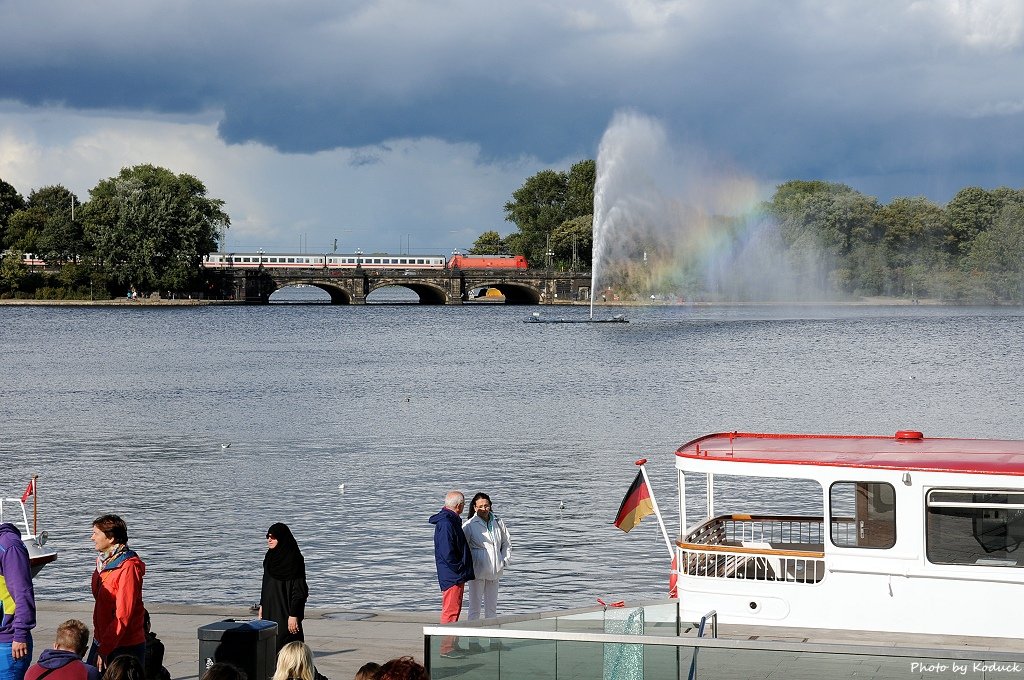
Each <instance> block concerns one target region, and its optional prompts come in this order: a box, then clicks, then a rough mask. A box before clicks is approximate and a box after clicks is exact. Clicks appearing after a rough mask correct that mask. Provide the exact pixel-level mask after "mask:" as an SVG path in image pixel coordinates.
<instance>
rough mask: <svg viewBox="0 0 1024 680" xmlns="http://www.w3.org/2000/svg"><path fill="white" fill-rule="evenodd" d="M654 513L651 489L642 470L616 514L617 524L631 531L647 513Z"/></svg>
mask: <svg viewBox="0 0 1024 680" xmlns="http://www.w3.org/2000/svg"><path fill="white" fill-rule="evenodd" d="M653 513H654V503H653V502H652V501H651V490H650V489H648V488H647V482H646V481H644V475H643V473H642V472H637V473H636V479H634V480H633V483H632V484H631V485H630V486H629V491H627V492H626V497H625V498H623V499H622V505H620V506H619V512H618V514H617V515H615V526H617V527H618V528H620V529H622V530H623V531H629V530H630V529H632V528H633V527H635V526H636V525H637V524H640V520H642V519H643V518H644V517H647V515H650V514H653Z"/></svg>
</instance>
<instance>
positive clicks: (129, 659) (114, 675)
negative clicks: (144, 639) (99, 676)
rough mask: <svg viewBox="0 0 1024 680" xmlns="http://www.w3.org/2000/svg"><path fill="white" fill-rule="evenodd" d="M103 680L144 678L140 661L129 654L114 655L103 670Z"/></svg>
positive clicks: (143, 679) (136, 679)
mask: <svg viewBox="0 0 1024 680" xmlns="http://www.w3.org/2000/svg"><path fill="white" fill-rule="evenodd" d="M103 680H146V671H145V669H144V668H143V667H142V662H141V661H139V660H138V659H137V658H136V657H134V656H132V655H131V654H121V655H120V656H115V657H114V658H112V659H111V660H110V663H108V664H107V667H106V668H105V669H104V670H103Z"/></svg>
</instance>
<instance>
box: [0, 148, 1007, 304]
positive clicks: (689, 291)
mask: <svg viewBox="0 0 1024 680" xmlns="http://www.w3.org/2000/svg"><path fill="white" fill-rule="evenodd" d="M595 182H596V163H595V162H594V161H593V160H583V161H580V162H578V163H575V164H574V165H572V166H571V167H570V168H569V170H568V171H564V172H560V171H555V170H541V171H540V172H538V173H536V174H535V175H533V176H532V177H529V178H527V179H526V181H525V182H524V183H523V185H522V186H521V187H520V188H519V189H517V190H516V191H514V192H513V194H512V198H511V200H510V201H508V202H507V203H506V204H505V206H504V210H505V217H506V219H507V220H508V221H509V222H511V223H512V224H513V225H515V227H516V230H515V231H514V232H512V233H511V234H509V235H507V236H504V237H503V236H501V234H500V233H499V232H498V231H496V230H488V231H485V232H483V233H482V234H481V235H480V236H479V238H477V239H476V241H475V243H474V244H473V247H472V248H471V250H470V252H472V253H476V254H485V253H486V254H491V253H506V254H510V255H525V256H526V258H527V260H528V261H529V262H530V265H531V266H532V267H548V268H554V269H558V270H569V269H574V270H577V271H580V270H588V269H589V268H590V262H591V257H592V255H591V253H592V249H593V214H592V212H593V205H594V187H595ZM711 220H712V222H713V225H712V226H713V228H714V229H716V230H718V232H719V234H720V235H721V236H723V237H724V239H725V240H726V241H729V240H731V241H732V242H733V243H734V245H735V246H736V248H737V250H738V249H739V247H740V245H741V242H742V241H743V240H744V239H745V238H746V237H747V234H746V231H747V229H748V228H749V225H750V223H751V221H761V222H764V223H767V224H769V225H770V226H771V228H772V232H771V235H772V238H773V239H774V241H773V242H774V243H776V244H777V245H778V246H779V248H780V249H781V250H782V252H783V254H784V256H785V257H786V258H788V259H789V260H790V261H791V262H793V263H798V264H796V265H794V266H806V263H807V262H812V261H813V262H814V263H815V264H814V266H815V267H816V268H817V269H818V272H817V274H818V275H820V277H821V278H822V279H824V281H825V282H826V283H827V285H828V286H829V287H830V289H831V290H832V291H834V293H835V294H837V295H845V296H881V295H884V296H894V297H908V298H910V297H913V298H925V297H929V298H936V299H939V300H944V301H948V302H974V303H979V302H981V303H984V302H1013V303H1024V189H1010V188H1007V187H1000V188H997V189H991V190H988V189H983V188H980V187H966V188H964V189H961V190H960V191H959V192H957V194H956V195H955V196H954V197H953V198H952V199H951V200H950V201H949V202H948V203H946V204H945V205H942V204H938V203H934V202H932V201H930V200H928V199H926V198H923V197H897V198H893V199H892V200H891V201H889V202H888V203H884V204H883V203H880V202H879V201H878V200H877V199H876V198H874V197H872V196H868V195H865V194H862V193H860V192H858V191H856V190H854V189H852V188H850V187H849V186H846V185H844V184H839V183H833V182H824V181H816V180H811V181H806V180H792V181H788V182H784V183H783V184H780V185H779V186H778V187H777V188H776V190H775V192H774V194H773V195H772V197H771V198H770V199H769V200H767V201H764V202H763V203H761V204H760V205H759V206H758V207H757V208H756V209H755V210H754V211H753V213H752V214H750V215H746V216H712V217H711ZM229 226H230V219H229V217H228V215H227V213H226V212H225V211H224V202H223V201H222V200H220V199H216V198H211V197H209V196H207V193H206V187H205V185H204V184H203V183H202V182H201V181H200V180H198V179H197V178H195V177H193V176H191V175H188V174H180V175H176V174H174V173H173V172H171V171H170V170H167V169H166V168H161V167H156V166H153V165H137V166H134V167H130V168H124V169H123V170H121V172H120V173H119V174H118V175H117V176H115V177H110V178H107V179H104V180H102V181H100V182H99V183H98V184H97V185H96V186H95V187H94V188H92V189H90V190H89V200H88V201H86V202H84V203H83V202H80V201H79V199H78V197H77V196H75V195H74V194H73V193H72V192H71V191H69V190H68V189H66V188H65V187H63V186H60V185H53V186H45V187H42V188H40V189H35V190H33V191H32V192H31V193H30V194H29V195H28V197H27V198H23V197H22V196H20V195H19V194H18V192H17V191H16V190H15V189H14V187H12V186H11V185H10V184H8V183H7V182H5V181H3V180H2V179H0V246H2V250H4V251H5V255H4V257H3V259H2V260H0V297H40V298H61V297H66V298H83V297H90V296H116V295H121V294H123V293H124V292H125V291H126V290H127V289H130V288H135V289H137V290H138V291H140V292H148V291H167V292H178V293H184V292H199V293H201V292H202V291H204V290H205V289H206V287H208V285H209V282H207V281H205V280H204V278H203V277H204V274H203V271H202V268H201V266H200V264H201V262H202V258H203V256H205V255H206V254H207V253H209V252H212V251H214V250H216V248H217V243H218V241H219V240H220V238H221V237H222V235H223V233H224V231H225V230H226V229H227V228H228V227H229ZM24 253H33V254H36V255H37V256H39V257H41V258H42V259H44V260H45V261H46V262H47V263H48V265H50V266H49V267H48V268H47V270H46V271H42V272H40V271H34V270H31V269H29V268H27V267H26V266H25V265H24V263H23V261H22V257H21V256H22V254H24ZM636 255H637V257H636V259H637V260H638V261H639V259H640V257H641V253H640V251H639V250H638V252H637V253H636ZM643 257H645V258H646V251H644V254H643ZM799 263H803V264H799ZM627 266H628V265H627ZM685 266H687V267H692V268H694V269H693V271H685V272H679V273H677V274H678V275H677V276H676V277H675V279H674V283H673V285H674V286H675V288H676V289H675V290H664V291H658V292H664V293H666V294H678V295H683V296H686V297H688V298H693V297H699V296H702V295H707V294H708V293H709V291H708V290H706V283H702V281H703V279H702V278H701V276H700V275H699V272H697V271H696V267H698V266H699V263H690V264H688V265H685ZM648 284H649V282H646V283H645V284H644V285H648ZM638 288H639V286H638ZM624 292H626V293H629V292H634V293H644V297H646V293H649V292H651V291H650V290H639V289H638V290H637V291H628V290H627V291H624Z"/></svg>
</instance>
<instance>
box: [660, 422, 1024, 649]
mask: <svg viewBox="0 0 1024 680" xmlns="http://www.w3.org/2000/svg"><path fill="white" fill-rule="evenodd" d="M676 469H677V474H678V483H679V513H680V517H681V520H682V521H681V526H682V527H683V528H684V529H683V535H682V536H680V537H679V539H678V540H677V542H676V546H675V549H676V560H677V564H678V572H679V575H678V592H679V598H680V604H681V607H682V610H683V614H684V618H686V619H689V620H691V621H696V620H698V619H700V618H701V617H702V616H704V615H705V614H707V613H708V612H710V611H712V610H714V611H716V612H717V615H718V619H719V620H720V621H722V622H723V623H734V624H750V625H773V626H790V627H799V628H830V629H846V630H877V631H895V632H913V633H932V634H956V635H978V636H990V637H1020V636H1021V634H1022V633H1024V618H1022V617H1021V615H1020V612H1021V611H1024V548H1022V547H1021V546H1022V543H1024V442H1021V441H997V440H977V439H936V438H926V437H924V436H923V435H922V433H920V432H916V431H900V432H897V433H896V434H895V436H889V437H880V436H879V437H876V436H825V435H780V434H753V433H740V432H732V433H721V434H712V435H707V436H705V437H701V438H699V439H695V440H693V441H691V442H689V443H687V444H685V445H683V446H682V447H680V448H679V449H678V450H677V451H676ZM716 475H717V476H718V477H719V480H720V481H719V486H727V487H729V488H731V489H737V490H743V489H745V490H747V491H748V492H749V493H747V494H744V493H742V492H741V493H738V494H731V495H739V496H744V495H748V496H749V495H752V496H757V495H761V496H762V497H763V496H765V495H775V496H778V495H779V494H784V495H787V500H788V501H790V503H789V504H790V505H795V506H799V507H801V508H803V510H802V511H799V512H791V513H785V514H780V513H772V512H765V511H763V509H761V508H758V507H752V506H747V507H744V506H742V505H740V506H735V505H732V504H730V505H729V506H728V507H725V506H724V504H721V505H723V507H722V509H721V510H719V509H718V507H717V505H719V504H720V503H716V498H715V493H716ZM688 482H689V485H690V487H691V493H693V489H695V488H696V489H698V490H700V488H701V486H703V492H704V493H705V494H706V500H705V506H706V508H707V512H706V516H705V517H704V518H702V519H700V521H697V522H696V523H694V524H692V525H691V524H689V523H688V520H687V516H686V491H687V483H688ZM766 490H767V494H766Z"/></svg>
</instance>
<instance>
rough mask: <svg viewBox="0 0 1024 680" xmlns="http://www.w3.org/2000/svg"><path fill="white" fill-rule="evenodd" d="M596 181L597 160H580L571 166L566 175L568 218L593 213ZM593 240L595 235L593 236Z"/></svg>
mask: <svg viewBox="0 0 1024 680" xmlns="http://www.w3.org/2000/svg"><path fill="white" fill-rule="evenodd" d="M596 182H597V163H596V162H595V161H592V160H584V161H579V162H578V163H574V164H573V166H572V167H571V168H569V173H568V175H567V176H566V198H565V219H566V220H573V219H576V218H577V217H583V216H584V215H592V214H593V212H594V185H595V184H596ZM592 221H593V220H591V222H592ZM591 240H593V236H591Z"/></svg>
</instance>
